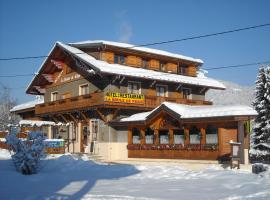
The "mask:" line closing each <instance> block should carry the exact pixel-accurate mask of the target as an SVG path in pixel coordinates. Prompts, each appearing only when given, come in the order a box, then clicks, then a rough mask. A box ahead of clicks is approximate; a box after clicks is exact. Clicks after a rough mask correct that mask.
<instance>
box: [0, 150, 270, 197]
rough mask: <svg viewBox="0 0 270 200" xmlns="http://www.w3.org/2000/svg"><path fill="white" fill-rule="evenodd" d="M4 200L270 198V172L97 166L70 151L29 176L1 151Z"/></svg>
mask: <svg viewBox="0 0 270 200" xmlns="http://www.w3.org/2000/svg"><path fill="white" fill-rule="evenodd" d="M0 199H4V200H8V199H20V200H21V199H30V200H32V199H38V200H41V199H124V200H126V199H128V200H130V199H136V200H137V199H138V200H142V199H144V200H146V199H199V200H204V199H224V200H225V199H227V200H229V199H230V200H238V199H270V172H264V173H262V174H260V175H256V174H252V173H250V172H247V171H239V170H229V169H223V168H221V167H218V166H214V165H210V166H209V167H208V168H207V169H204V170H196V171H194V170H188V169H186V168H184V167H183V166H181V165H180V164H179V163H178V164H175V163H174V164H173V163H172V164H164V163H163V164H159V163H156V164H153V163H152V164H147V163H141V164H134V165H131V164H98V163H95V162H92V161H89V160H88V158H87V157H86V156H82V157H78V156H76V155H71V154H66V155H62V156H52V155H50V156H49V157H47V159H46V160H43V161H42V169H41V171H40V172H39V173H38V174H35V175H30V176H26V175H21V174H19V173H18V172H16V171H15V169H14V166H13V163H12V160H11V159H10V155H9V152H8V151H6V150H0Z"/></svg>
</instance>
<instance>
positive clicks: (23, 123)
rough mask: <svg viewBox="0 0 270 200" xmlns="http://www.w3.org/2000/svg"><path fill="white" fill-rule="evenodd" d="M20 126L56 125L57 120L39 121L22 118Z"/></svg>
mask: <svg viewBox="0 0 270 200" xmlns="http://www.w3.org/2000/svg"><path fill="white" fill-rule="evenodd" d="M19 124H20V126H31V127H33V126H37V127H41V126H55V125H56V124H55V122H52V121H37V120H21V121H20V122H19Z"/></svg>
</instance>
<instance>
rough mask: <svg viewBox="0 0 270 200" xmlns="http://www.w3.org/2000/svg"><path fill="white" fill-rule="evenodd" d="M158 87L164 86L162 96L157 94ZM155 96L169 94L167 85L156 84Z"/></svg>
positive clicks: (166, 95)
mask: <svg viewBox="0 0 270 200" xmlns="http://www.w3.org/2000/svg"><path fill="white" fill-rule="evenodd" d="M160 87H164V88H165V92H164V96H161V95H158V94H160V91H158V88H160ZM156 96H157V97H168V96H169V92H168V85H162V84H156Z"/></svg>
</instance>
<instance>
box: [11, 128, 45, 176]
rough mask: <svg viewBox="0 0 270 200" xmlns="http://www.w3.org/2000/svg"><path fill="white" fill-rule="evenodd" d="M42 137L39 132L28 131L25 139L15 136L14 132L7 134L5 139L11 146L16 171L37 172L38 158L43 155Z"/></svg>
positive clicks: (23, 172) (24, 172)
mask: <svg viewBox="0 0 270 200" xmlns="http://www.w3.org/2000/svg"><path fill="white" fill-rule="evenodd" d="M44 139H45V138H44V136H43V134H42V133H40V132H30V133H29V134H28V138H27V139H26V140H24V139H20V138H17V137H16V134H15V133H10V134H8V136H7V137H6V140H7V143H8V144H9V145H10V146H11V149H12V152H13V155H12V160H13V162H14V165H15V168H16V170H17V171H19V172H21V173H22V174H35V173H37V172H38V169H39V164H40V159H41V157H42V156H43V155H44V147H45V146H44Z"/></svg>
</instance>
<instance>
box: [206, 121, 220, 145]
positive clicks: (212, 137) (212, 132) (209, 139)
mask: <svg viewBox="0 0 270 200" xmlns="http://www.w3.org/2000/svg"><path fill="white" fill-rule="evenodd" d="M205 133H206V144H217V143H218V129H217V127H215V126H212V125H208V126H207V127H206V130H205Z"/></svg>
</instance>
